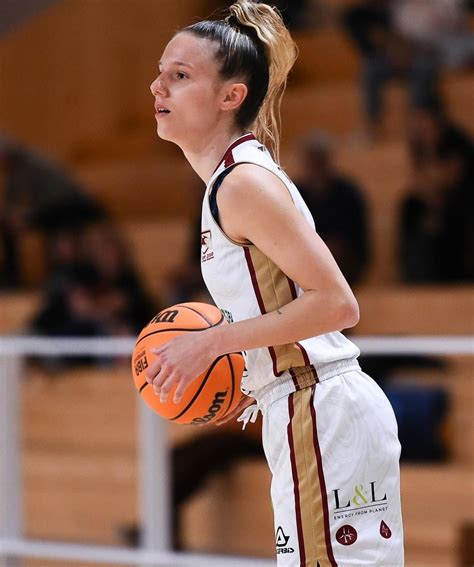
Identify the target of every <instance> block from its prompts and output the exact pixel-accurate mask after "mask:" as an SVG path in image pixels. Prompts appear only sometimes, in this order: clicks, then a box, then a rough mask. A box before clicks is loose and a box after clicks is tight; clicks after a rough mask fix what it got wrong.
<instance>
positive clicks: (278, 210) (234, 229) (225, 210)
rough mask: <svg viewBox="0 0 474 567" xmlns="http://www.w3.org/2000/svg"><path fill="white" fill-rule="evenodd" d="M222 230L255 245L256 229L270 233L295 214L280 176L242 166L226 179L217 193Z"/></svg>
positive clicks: (257, 167)
mask: <svg viewBox="0 0 474 567" xmlns="http://www.w3.org/2000/svg"><path fill="white" fill-rule="evenodd" d="M217 205H218V208H219V217H220V224H221V228H222V229H223V230H224V232H225V233H226V234H227V235H228V236H229V237H230V238H232V239H233V240H235V241H237V242H240V243H248V242H249V241H250V242H254V241H255V240H254V238H255V233H256V229H259V230H261V229H264V228H265V230H266V231H267V232H268V231H270V230H271V225H272V224H273V225H274V226H277V225H278V224H280V223H281V222H282V221H283V217H288V215H290V216H291V214H292V213H293V214H299V213H297V212H296V208H295V206H294V203H293V200H292V197H291V195H290V192H289V191H288V188H287V187H286V186H285V184H284V183H283V181H282V180H281V179H279V177H278V176H277V175H275V174H274V173H272V172H271V171H269V170H267V169H265V168H263V167H260V166H258V165H254V164H250V163H248V164H247V163H243V164H240V165H239V166H238V167H236V168H235V169H234V170H233V171H232V172H231V173H229V175H228V176H227V177H226V178H225V180H224V182H223V183H222V186H221V188H220V189H219V192H218V193H217Z"/></svg>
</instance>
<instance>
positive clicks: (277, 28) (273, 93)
mask: <svg viewBox="0 0 474 567" xmlns="http://www.w3.org/2000/svg"><path fill="white" fill-rule="evenodd" d="M182 31H186V32H191V33H194V34H196V35H198V36H200V37H203V38H206V39H209V40H211V41H215V42H217V44H218V49H217V53H216V57H217V59H218V61H219V62H220V63H221V67H220V69H219V72H220V74H221V76H222V77H223V78H225V79H231V78H234V77H242V78H243V80H244V81H245V83H246V84H247V87H248V94H247V97H246V99H245V100H244V102H243V103H242V105H241V107H240V108H239V110H238V111H237V114H236V122H237V125H238V126H239V127H241V128H242V129H247V128H252V129H253V131H254V133H255V136H256V137H257V138H258V139H259V140H260V141H261V142H262V143H263V144H265V145H266V146H267V147H268V149H269V150H270V152H271V153H272V154H273V157H274V158H275V160H276V161H277V162H278V161H279V153H280V152H279V146H280V135H281V100H282V97H283V94H284V92H285V88H286V82H287V78H288V73H289V72H290V70H291V68H292V67H293V64H294V62H295V60H296V57H297V55H298V48H297V46H296V44H295V42H294V41H293V39H292V38H291V35H290V33H289V31H288V30H287V29H286V27H285V24H284V23H283V20H282V18H281V16H280V14H279V13H278V12H277V10H276V9H275V8H272V7H271V6H269V5H267V4H259V3H256V2H252V1H251V0H237V1H236V2H235V3H234V4H232V6H230V8H229V16H228V17H227V18H226V19H225V20H224V21H222V20H218V21H203V22H198V23H197V24H193V25H191V26H188V27H187V28H184V30H182Z"/></svg>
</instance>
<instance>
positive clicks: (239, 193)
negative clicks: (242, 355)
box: [207, 164, 359, 355]
mask: <svg viewBox="0 0 474 567" xmlns="http://www.w3.org/2000/svg"><path fill="white" fill-rule="evenodd" d="M217 199H218V205H219V213H220V220H221V225H222V228H223V230H224V231H225V232H226V234H228V235H229V236H230V237H231V238H232V239H234V240H237V241H239V242H251V243H253V244H254V245H255V246H256V247H257V248H259V249H260V250H261V251H262V252H263V253H264V254H265V255H266V256H268V257H269V258H270V259H271V260H272V261H273V262H275V264H277V265H278V266H279V267H280V269H281V270H282V271H283V272H284V273H285V274H286V275H287V276H288V277H289V278H291V279H292V280H293V281H295V282H297V283H298V284H299V285H300V287H301V288H302V289H303V290H304V292H305V293H304V294H303V295H301V296H300V297H298V298H297V299H295V300H293V301H291V302H290V303H288V304H287V305H285V306H283V307H281V308H280V309H278V310H277V311H274V312H271V313H267V314H265V315H263V316H259V317H255V318H253V319H249V320H246V321H240V322H237V323H234V324H233V325H229V326H225V327H215V328H213V329H210V330H209V331H207V333H209V334H212V335H213V344H214V345H215V347H214V348H215V354H216V355H220V354H224V353H228V352H235V351H239V350H248V349H254V348H260V347H265V346H270V345H280V344H286V343H291V342H294V341H298V340H301V339H305V338H308V337H312V336H315V335H321V334H324V333H328V332H331V331H336V330H342V329H344V328H348V327H352V326H354V325H355V324H356V323H357V322H358V319H359V311H358V305H357V302H356V299H355V297H354V295H353V293H352V291H351V289H350V287H349V285H348V283H347V282H346V280H345V278H344V276H343V275H342V273H341V271H340V270H339V268H338V266H337V264H336V262H335V260H334V258H333V257H332V255H331V253H330V252H329V250H328V248H327V246H326V245H325V244H324V242H323V241H322V240H321V238H320V237H319V236H318V234H317V233H316V232H315V231H314V230H313V228H312V227H311V226H310V225H309V224H308V222H307V221H306V220H305V219H304V217H303V216H302V215H301V213H300V212H299V211H298V210H297V209H296V207H295V206H294V203H293V201H292V199H291V196H290V194H289V192H288V191H287V189H286V187H285V186H284V184H283V183H282V182H281V181H280V180H279V179H278V178H277V177H276V176H275V175H273V174H272V173H271V172H269V171H267V170H265V169H263V168H260V167H257V166H254V165H247V164H243V165H240V166H239V167H237V168H236V169H235V170H234V171H233V172H232V173H231V174H229V176H228V177H227V178H226V179H225V181H224V183H223V184H222V186H221V188H220V189H219V193H218V197H217ZM236 210H237V211H239V214H238V215H236V214H235V211H236Z"/></svg>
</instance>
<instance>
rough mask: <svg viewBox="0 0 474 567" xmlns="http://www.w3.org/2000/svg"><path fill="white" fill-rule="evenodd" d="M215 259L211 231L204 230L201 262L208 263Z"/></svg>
mask: <svg viewBox="0 0 474 567" xmlns="http://www.w3.org/2000/svg"><path fill="white" fill-rule="evenodd" d="M212 258H214V252H213V251H212V234H211V231H210V230H203V231H202V232H201V262H207V261H208V260H212Z"/></svg>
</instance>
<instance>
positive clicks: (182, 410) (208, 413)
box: [132, 302, 244, 425]
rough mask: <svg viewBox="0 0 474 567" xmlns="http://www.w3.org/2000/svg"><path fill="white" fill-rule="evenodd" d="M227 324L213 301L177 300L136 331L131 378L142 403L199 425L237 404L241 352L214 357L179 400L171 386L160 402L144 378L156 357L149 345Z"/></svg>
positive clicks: (177, 420)
mask: <svg viewBox="0 0 474 567" xmlns="http://www.w3.org/2000/svg"><path fill="white" fill-rule="evenodd" d="M227 324H228V323H227V321H226V319H225V318H224V315H223V314H222V313H221V311H220V310H219V309H218V308H217V307H215V306H213V305H208V304H206V303H197V302H193V303H180V304H178V305H173V306H172V307H168V308H167V309H164V310H163V311H160V313H158V314H157V315H156V316H155V317H153V319H152V320H151V321H150V322H149V323H148V324H147V325H146V326H145V327H144V328H143V330H142V331H141V333H140V334H139V335H138V338H137V342H136V343H135V348H134V350H133V355H132V374H133V379H134V382H135V386H136V388H137V390H138V392H139V393H140V396H141V397H142V398H143V400H144V401H145V403H146V404H147V405H148V406H149V407H150V408H152V409H153V410H154V411H155V412H156V413H158V414H159V415H160V416H161V417H164V418H165V419H168V420H169V421H173V422H174V423H181V424H193V425H202V424H205V423H210V422H212V421H216V420H218V419H221V418H222V417H224V416H225V415H226V414H228V413H230V412H231V411H232V410H233V409H234V408H235V407H236V406H237V404H238V402H239V400H240V380H241V378H242V373H243V371H244V357H243V356H242V354H241V353H240V352H237V353H231V354H224V355H222V356H219V357H218V358H216V360H214V362H213V363H212V364H211V366H210V367H209V368H208V369H207V370H206V371H205V372H203V373H202V374H201V375H200V376H198V378H196V379H195V380H193V381H192V382H191V384H189V386H188V387H187V389H186V390H185V392H184V395H183V398H182V400H181V401H180V402H179V403H178V404H175V403H174V402H173V394H174V389H173V390H172V391H171V392H170V395H169V397H168V399H167V401H166V402H164V403H161V401H160V397H159V396H157V395H156V394H155V392H154V390H153V386H152V385H151V384H149V383H148V382H147V380H146V370H147V368H148V367H149V366H150V365H151V364H152V363H153V362H154V360H155V359H156V356H155V355H154V354H153V353H152V352H151V349H152V348H155V347H157V346H160V345H162V344H163V343H165V342H166V341H169V340H170V339H172V338H174V337H178V336H180V335H183V334H184V333H196V332H199V331H203V330H205V329H209V328H211V327H215V326H218V325H227Z"/></svg>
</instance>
